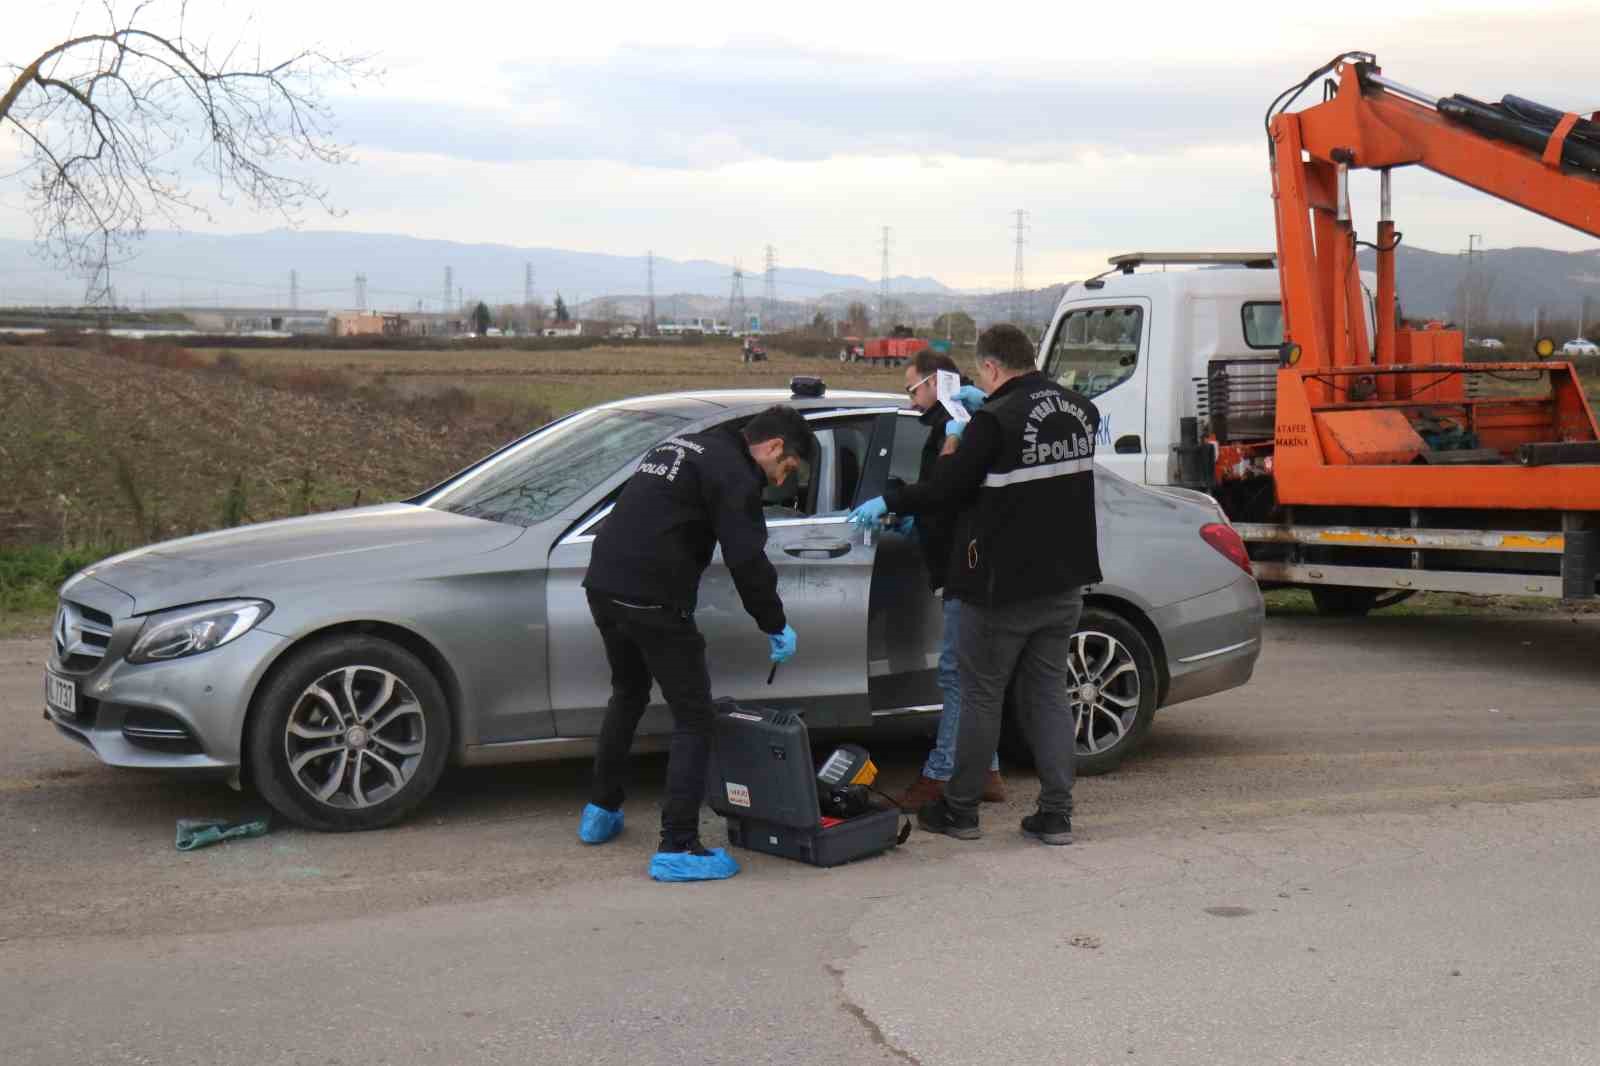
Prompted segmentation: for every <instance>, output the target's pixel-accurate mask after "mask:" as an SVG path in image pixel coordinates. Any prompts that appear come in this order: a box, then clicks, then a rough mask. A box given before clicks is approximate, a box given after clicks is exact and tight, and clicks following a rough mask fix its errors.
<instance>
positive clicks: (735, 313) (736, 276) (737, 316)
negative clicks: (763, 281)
mask: <svg viewBox="0 0 1600 1066" xmlns="http://www.w3.org/2000/svg"><path fill="white" fill-rule="evenodd" d="M743 322H744V270H743V269H742V268H741V267H740V266H739V261H738V260H737V259H735V260H734V261H733V287H732V288H730V289H729V290H728V330H729V332H732V331H734V330H741V331H742V329H743V326H742V325H741V324H742V323H743Z"/></svg>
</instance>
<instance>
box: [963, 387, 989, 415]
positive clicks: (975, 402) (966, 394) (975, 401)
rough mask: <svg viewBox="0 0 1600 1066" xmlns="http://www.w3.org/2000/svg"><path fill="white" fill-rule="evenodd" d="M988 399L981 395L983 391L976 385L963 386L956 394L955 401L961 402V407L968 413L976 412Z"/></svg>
mask: <svg viewBox="0 0 1600 1066" xmlns="http://www.w3.org/2000/svg"><path fill="white" fill-rule="evenodd" d="M988 398H989V397H987V396H985V395H984V394H983V390H982V389H980V388H978V386H976V385H963V386H961V389H960V391H959V392H957V393H956V399H957V400H959V401H961V406H962V407H965V408H966V409H967V410H969V411H976V410H977V409H978V408H980V407H982V406H983V402H984V401H985V400H987V399H988Z"/></svg>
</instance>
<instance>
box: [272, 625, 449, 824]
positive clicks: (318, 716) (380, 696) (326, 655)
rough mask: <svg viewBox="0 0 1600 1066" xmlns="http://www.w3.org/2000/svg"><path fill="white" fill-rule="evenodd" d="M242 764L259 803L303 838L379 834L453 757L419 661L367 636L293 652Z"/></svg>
mask: <svg viewBox="0 0 1600 1066" xmlns="http://www.w3.org/2000/svg"><path fill="white" fill-rule="evenodd" d="M248 732H249V735H248V738H247V740H248V743H247V758H248V760H249V764H250V771H251V775H252V780H253V781H254V783H255V786H256V788H257V789H258V790H259V791H260V793H261V795H262V797H263V798H264V799H265V800H266V801H267V802H268V803H269V804H271V805H272V807H273V809H274V810H276V811H278V812H279V813H280V814H282V815H283V816H284V817H286V818H288V819H289V820H291V821H293V822H295V823H297V824H299V825H303V826H305V827H307V828H309V829H321V830H329V831H352V830H361V829H376V828H378V827H380V826H385V825H389V824H391V823H393V822H396V821H398V820H399V819H401V818H403V817H405V816H406V815H407V814H409V813H410V812H411V811H412V810H414V809H415V808H416V807H417V805H418V804H420V803H421V802H422V801H423V800H424V799H426V798H427V796H428V794H429V793H430V792H432V791H433V788H434V786H435V785H436V784H437V783H438V781H439V776H440V774H442V773H443V772H444V766H445V761H446V759H447V758H448V756H449V752H450V714H449V711H448V709H447V707H446V705H445V698H444V691H443V689H441V688H440V686H439V682H438V680H437V679H436V678H435V677H434V676H433V674H432V672H431V671H429V670H428V668H427V667H426V666H424V665H423V664H422V662H421V661H420V660H419V659H417V657H416V656H414V655H412V654H411V653H410V652H408V651H406V650H405V649H404V648H402V647H400V646H399V645H397V644H394V643H391V642H390V641H387V640H381V639H379V638H376V637H368V636H345V637H335V638H332V639H329V640H324V641H319V642H317V643H315V644H310V645H307V646H306V647H304V648H302V649H300V650H299V651H296V652H294V653H293V654H292V657H291V658H290V659H289V660H288V661H286V662H285V663H284V664H283V666H282V667H281V668H280V669H279V670H277V671H276V672H275V673H274V675H273V676H272V678H271V679H270V680H269V681H268V682H267V684H266V685H265V686H264V687H263V688H262V690H261V691H260V693H259V694H258V695H257V697H256V700H255V705H254V708H253V709H252V711H251V715H250V724H249V727H248Z"/></svg>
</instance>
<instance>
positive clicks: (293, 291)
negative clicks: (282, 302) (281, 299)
mask: <svg viewBox="0 0 1600 1066" xmlns="http://www.w3.org/2000/svg"><path fill="white" fill-rule="evenodd" d="M289 310H291V311H298V310H300V271H298V270H291V271H289Z"/></svg>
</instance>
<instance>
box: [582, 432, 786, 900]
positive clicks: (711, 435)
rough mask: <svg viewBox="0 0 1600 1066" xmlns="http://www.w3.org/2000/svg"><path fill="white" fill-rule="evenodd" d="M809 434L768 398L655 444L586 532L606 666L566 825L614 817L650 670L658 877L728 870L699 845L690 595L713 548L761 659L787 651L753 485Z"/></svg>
mask: <svg viewBox="0 0 1600 1066" xmlns="http://www.w3.org/2000/svg"><path fill="white" fill-rule="evenodd" d="M815 443H816V439H815V437H813V436H812V433H811V430H810V428H809V427H808V426H807V425H806V421H805V419H804V418H803V417H802V416H801V415H800V413H799V412H798V411H796V410H795V409H794V408H792V407H772V408H769V409H767V410H766V411H763V412H762V413H760V414H759V415H757V416H756V417H755V418H752V419H751V420H750V421H749V422H747V423H745V425H744V427H743V428H742V429H738V430H735V429H731V428H729V429H718V430H713V431H711V432H707V433H697V434H693V435H691V436H687V437H673V438H671V439H669V440H666V441H663V442H662V443H661V444H659V445H657V446H656V447H655V448H653V449H651V450H650V451H649V452H647V453H646V454H645V456H644V458H643V459H642V460H641V461H640V463H639V466H638V469H637V470H636V471H635V472H634V475H633V477H632V478H630V479H629V480H628V483H627V484H626V485H625V486H623V489H622V494H621V495H620V496H619V497H618V498H617V503H616V506H615V507H614V508H613V509H612V511H611V514H610V515H609V516H608V517H607V518H606V520H605V523H604V524H603V525H602V526H601V528H600V532H599V534H598V535H597V536H596V537H595V541H594V550H593V554H592V555H591V557H590V562H589V571H588V573H587V574H586V575H585V576H584V579H583V585H584V588H585V589H586V590H587V592H588V598H589V611H590V613H591V614H592V615H593V616H594V622H595V625H596V626H598V627H599V629H600V637H601V639H602V640H603V641H604V642H605V649H606V659H607V661H608V662H609V664H610V666H611V700H610V702H609V703H608V705H607V707H606V717H605V721H604V723H603V724H602V725H601V727H600V737H599V740H598V742H597V750H596V752H595V762H594V787H593V793H592V799H591V802H590V804H589V805H588V806H587V807H585V808H584V812H583V819H582V822H581V824H580V826H579V829H578V836H579V837H580V838H581V839H582V840H584V841H585V842H586V843H591V844H601V843H604V842H605V841H607V840H610V839H611V838H612V837H614V836H616V834H617V833H618V832H619V831H620V830H621V828H622V801H623V798H624V796H623V770H624V767H625V764H626V762H627V757H628V749H629V748H630V747H631V746H632V744H633V734H634V730H635V729H636V728H637V727H638V724H639V718H640V716H641V715H643V714H644V710H645V706H646V704H648V703H649V700H650V684H651V681H652V680H654V681H655V683H656V684H658V685H660V686H661V694H662V696H663V697H664V698H665V699H666V701H667V705H668V706H669V707H670V708H671V710H672V719H673V730H672V743H671V747H670V749H669V752H670V753H669V755H668V759H667V794H666V799H665V801H664V802H663V804H662V809H661V845H660V848H659V849H658V851H657V853H656V855H655V857H654V859H652V861H651V864H650V876H652V877H654V878H655V879H656V880H658V881H684V880H711V879H716V878H722V877H731V876H733V875H734V874H735V873H737V872H738V871H739V866H738V864H737V863H736V862H734V861H733V859H732V858H731V857H729V856H728V855H727V854H726V853H725V852H724V851H723V849H721V848H717V849H715V850H714V851H708V850H707V849H706V848H705V847H704V846H703V845H702V844H701V843H700V801H701V797H702V795H703V794H704V792H705V779H706V763H707V761H708V759H709V756H710V750H711V720H712V706H711V678H710V674H709V672H708V671H707V668H706V642H705V638H704V637H702V636H701V635H700V630H699V628H698V627H697V626H696V625H695V622H694V611H695V604H696V601H697V599H698V594H699V588H700V577H701V575H702V574H703V573H704V572H705V569H706V566H707V565H709V564H710V562H711V553H712V551H713V549H714V548H715V547H716V546H717V545H721V547H722V558H723V562H724V563H725V564H726V566H727V568H728V572H729V574H730V575H731V576H732V578H733V582H734V586H735V587H736V588H737V589H738V590H739V598H740V599H741V600H742V601H743V603H744V607H745V610H746V611H748V612H749V613H750V616H751V617H752V618H754V619H755V621H756V625H758V626H759V627H760V628H761V630H762V632H764V633H766V634H767V636H768V640H769V641H770V643H771V647H772V653H771V658H772V661H773V662H775V663H778V662H784V661H786V660H787V659H788V658H789V657H790V656H792V655H793V654H794V651H795V632H794V630H793V629H792V628H791V627H790V626H789V625H788V622H787V620H786V619H785V618H784V613H783V601H782V600H780V599H779V598H778V574H777V571H776V570H775V569H774V568H773V566H772V563H771V561H770V560H768V558H767V555H766V544H767V524H766V519H765V518H764V517H763V515H762V504H761V490H762V488H763V487H764V486H766V485H769V484H771V485H780V484H782V483H783V482H784V481H786V480H787V479H788V478H789V477H790V476H792V475H793V474H794V472H795V471H796V469H797V468H798V467H799V465H800V463H801V462H802V461H803V460H805V459H807V458H808V457H809V456H811V455H812V454H813V452H814V450H815Z"/></svg>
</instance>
